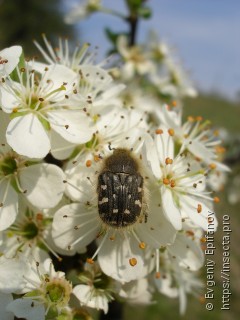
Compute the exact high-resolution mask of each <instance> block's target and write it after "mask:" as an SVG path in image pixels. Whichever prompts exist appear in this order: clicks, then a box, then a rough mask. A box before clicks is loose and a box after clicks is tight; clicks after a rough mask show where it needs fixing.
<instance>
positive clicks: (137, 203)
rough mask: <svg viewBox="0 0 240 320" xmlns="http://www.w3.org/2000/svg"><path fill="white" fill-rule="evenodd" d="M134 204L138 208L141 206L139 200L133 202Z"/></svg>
mask: <svg viewBox="0 0 240 320" xmlns="http://www.w3.org/2000/svg"><path fill="white" fill-rule="evenodd" d="M134 203H135V204H136V205H137V206H139V207H140V208H141V207H142V204H141V202H140V200H135V202H134Z"/></svg>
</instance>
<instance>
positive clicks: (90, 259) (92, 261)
mask: <svg viewBox="0 0 240 320" xmlns="http://www.w3.org/2000/svg"><path fill="white" fill-rule="evenodd" d="M86 262H87V263H89V264H94V260H93V259H92V258H87V260H86Z"/></svg>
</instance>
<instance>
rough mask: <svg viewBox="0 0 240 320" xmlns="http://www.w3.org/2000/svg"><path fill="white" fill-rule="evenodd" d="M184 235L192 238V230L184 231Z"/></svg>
mask: <svg viewBox="0 0 240 320" xmlns="http://www.w3.org/2000/svg"><path fill="white" fill-rule="evenodd" d="M186 235H187V236H190V237H193V236H194V232H193V231H192V230H187V231H186Z"/></svg>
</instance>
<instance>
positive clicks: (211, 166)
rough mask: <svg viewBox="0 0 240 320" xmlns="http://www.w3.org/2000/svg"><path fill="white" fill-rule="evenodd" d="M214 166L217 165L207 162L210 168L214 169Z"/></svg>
mask: <svg viewBox="0 0 240 320" xmlns="http://www.w3.org/2000/svg"><path fill="white" fill-rule="evenodd" d="M216 167H217V165H216V164H215V163H210V164H209V168H210V169H212V170H214V169H216Z"/></svg>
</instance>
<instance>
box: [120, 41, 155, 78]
mask: <svg viewBox="0 0 240 320" xmlns="http://www.w3.org/2000/svg"><path fill="white" fill-rule="evenodd" d="M117 48H118V52H119V54H120V55H121V56H122V58H123V61H124V64H123V66H122V68H121V75H122V78H123V79H125V80H128V79H131V78H132V77H133V76H134V75H136V74H137V75H145V74H148V73H151V72H152V71H153V70H154V65H153V63H152V62H151V60H150V59H148V57H147V56H146V54H145V53H144V51H143V49H142V48H141V47H140V46H133V47H129V46H128V44H127V38H126V37H125V36H120V37H118V40H117Z"/></svg>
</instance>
